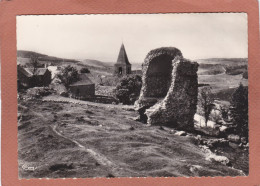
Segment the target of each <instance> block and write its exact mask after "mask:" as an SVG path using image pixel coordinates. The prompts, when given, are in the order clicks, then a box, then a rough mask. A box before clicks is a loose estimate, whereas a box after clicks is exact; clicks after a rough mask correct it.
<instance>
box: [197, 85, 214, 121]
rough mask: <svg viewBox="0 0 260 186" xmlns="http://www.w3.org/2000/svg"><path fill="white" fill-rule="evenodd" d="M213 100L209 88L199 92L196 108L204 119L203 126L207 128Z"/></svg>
mask: <svg viewBox="0 0 260 186" xmlns="http://www.w3.org/2000/svg"><path fill="white" fill-rule="evenodd" d="M213 102H214V99H213V95H212V92H211V87H204V88H202V89H201V90H200V92H199V96H198V106H199V109H200V112H201V114H202V115H203V116H204V118H205V125H206V126H207V123H208V120H209V116H210V113H211V111H212V109H213V107H214V104H213Z"/></svg>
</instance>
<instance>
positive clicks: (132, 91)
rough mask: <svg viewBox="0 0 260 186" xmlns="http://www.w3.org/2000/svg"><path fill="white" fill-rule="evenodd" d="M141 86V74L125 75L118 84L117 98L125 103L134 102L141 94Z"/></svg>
mask: <svg viewBox="0 0 260 186" xmlns="http://www.w3.org/2000/svg"><path fill="white" fill-rule="evenodd" d="M141 87H142V79H141V77H140V76H139V75H131V76H125V77H123V78H122V79H121V80H120V82H119V83H118V84H117V86H116V90H115V94H116V98H117V99H118V100H119V102H121V103H123V104H127V105H129V104H134V102H135V101H136V100H137V99H138V97H139V95H140V91H141Z"/></svg>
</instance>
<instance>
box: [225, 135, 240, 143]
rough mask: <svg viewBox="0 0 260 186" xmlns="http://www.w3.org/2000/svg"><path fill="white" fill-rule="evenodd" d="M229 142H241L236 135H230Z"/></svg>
mask: <svg viewBox="0 0 260 186" xmlns="http://www.w3.org/2000/svg"><path fill="white" fill-rule="evenodd" d="M228 140H229V141H231V142H234V143H239V142H240V137H239V136H238V135H235V134H230V135H228Z"/></svg>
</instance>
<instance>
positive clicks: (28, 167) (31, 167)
mask: <svg viewBox="0 0 260 186" xmlns="http://www.w3.org/2000/svg"><path fill="white" fill-rule="evenodd" d="M22 169H23V170H29V171H35V170H36V169H37V167H33V166H28V165H27V164H23V166H22Z"/></svg>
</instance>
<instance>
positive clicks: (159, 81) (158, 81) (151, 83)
mask: <svg viewBox="0 0 260 186" xmlns="http://www.w3.org/2000/svg"><path fill="white" fill-rule="evenodd" d="M172 60H173V58H172V57H171V56H168V55H161V56H158V57H155V58H154V59H153V60H152V61H151V62H150V64H149V67H148V70H147V79H148V80H147V95H146V96H147V97H155V98H164V97H165V96H166V95H167V92H168V90H169V88H170V86H171V81H172V77H171V76H172Z"/></svg>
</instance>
